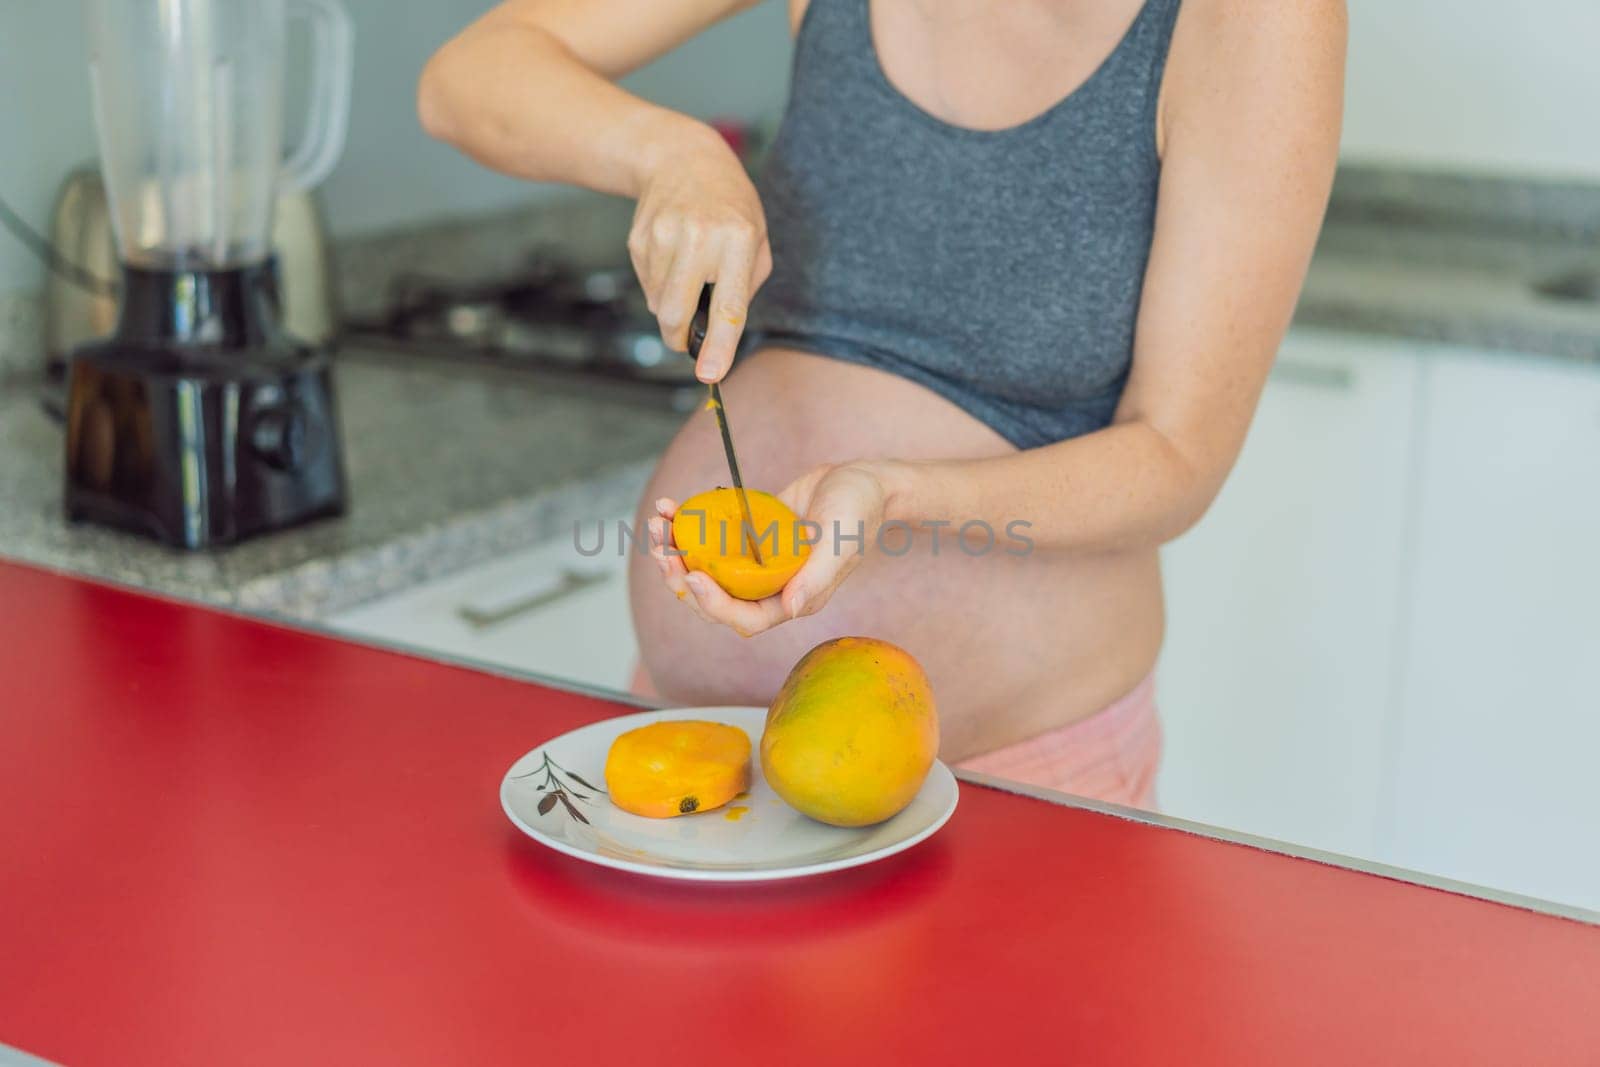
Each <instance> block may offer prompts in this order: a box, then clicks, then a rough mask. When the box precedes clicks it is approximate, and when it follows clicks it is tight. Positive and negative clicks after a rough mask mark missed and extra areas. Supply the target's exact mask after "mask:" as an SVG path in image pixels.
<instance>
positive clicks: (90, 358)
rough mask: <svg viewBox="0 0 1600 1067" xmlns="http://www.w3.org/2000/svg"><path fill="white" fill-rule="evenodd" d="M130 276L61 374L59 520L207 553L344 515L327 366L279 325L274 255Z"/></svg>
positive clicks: (341, 472)
mask: <svg viewBox="0 0 1600 1067" xmlns="http://www.w3.org/2000/svg"><path fill="white" fill-rule="evenodd" d="M124 283H125V284H124V294H123V308H122V319H121V322H120V324H119V327H118V330H117V333H116V334H115V335H113V336H112V337H111V338H110V339H108V340H105V341H100V342H96V343H94V344H90V345H86V346H84V347H82V348H80V349H78V350H77V351H76V352H74V353H73V356H72V363H71V366H70V369H69V372H68V383H67V457H66V459H67V464H66V467H67V472H66V474H67V477H66V486H65V503H66V512H67V517H68V518H69V519H72V520H77V521H86V522H94V523H100V524H103V525H107V526H115V527H118V528H120V529H124V530H129V531H132V532H134V533H138V534H143V535H144V536H146V537H153V538H155V539H157V540H159V541H164V542H166V543H167V544H170V545H176V546H178V547H181V548H210V547H214V546H219V545H229V544H234V543H235V542H238V541H242V540H244V539H245V538H248V537H252V536H255V535H257V534H262V533H266V532H268V531H271V530H279V529H283V528H285V527H289V526H296V525H299V524H301V523H304V522H309V521H310V520H312V519H316V518H321V517H324V516H329V515H338V514H342V513H343V511H344V507H345V478H344V464H343V460H342V457H341V454H340V448H339V432H338V422H337V415H336V408H335V403H334V391H333V372H332V368H331V366H330V365H329V362H328V358H327V356H326V354H325V353H322V352H320V351H317V350H314V349H310V348H308V347H306V346H304V345H300V344H298V343H296V342H295V341H294V340H293V339H292V338H289V337H287V336H286V335H284V334H283V333H281V332H279V331H278V330H277V329H276V307H275V303H274V302H275V285H274V281H273V276H272V273H271V265H270V263H267V264H258V265H256V266H253V267H247V268H239V269H235V270H231V271H210V272H181V271H146V270H135V269H133V268H125V270H124Z"/></svg>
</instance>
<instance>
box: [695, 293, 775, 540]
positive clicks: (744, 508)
mask: <svg viewBox="0 0 1600 1067" xmlns="http://www.w3.org/2000/svg"><path fill="white" fill-rule="evenodd" d="M710 329H711V286H709V285H707V286H704V287H702V288H701V290H700V304H699V306H698V307H696V308H695V312H694V318H693V319H691V320H690V321H689V358H690V359H694V360H698V359H699V358H700V346H701V345H703V344H705V342H706V333H707V331H709V330H710ZM707 391H708V392H709V393H710V394H711V409H712V410H713V411H715V412H716V414H717V429H718V430H720V431H722V450H723V452H725V453H727V456H728V475H729V476H730V477H731V478H732V479H733V492H734V495H735V496H737V497H738V500H739V520H740V522H741V523H742V526H741V528H740V530H739V543H740V545H741V546H743V545H744V543H745V540H746V538H748V539H749V544H750V558H752V559H754V560H755V561H756V565H757V566H761V565H762V559H761V549H760V548H758V547H757V541H758V535H757V534H756V523H755V519H754V518H753V517H752V516H751V514H750V497H749V495H748V494H746V493H745V491H744V479H743V478H741V477H739V457H738V456H737V455H735V454H734V451H733V433H732V432H731V431H730V430H729V429H728V409H727V406H726V405H725V404H723V402H722V390H721V388H719V387H718V385H717V383H716V382H712V383H711V384H710V385H709V386H707Z"/></svg>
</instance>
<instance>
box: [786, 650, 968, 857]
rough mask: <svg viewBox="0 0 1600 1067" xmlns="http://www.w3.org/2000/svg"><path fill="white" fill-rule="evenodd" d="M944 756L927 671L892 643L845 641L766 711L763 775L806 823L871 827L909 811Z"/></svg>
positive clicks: (814, 653)
mask: <svg viewBox="0 0 1600 1067" xmlns="http://www.w3.org/2000/svg"><path fill="white" fill-rule="evenodd" d="M938 751H939V714H938V711H937V709H936V708H935V707H934V703H933V691H932V690H931V689H930V688H929V686H928V677H927V675H926V674H924V673H923V671H922V666H921V665H920V664H919V663H917V661H916V660H915V659H914V658H913V657H912V656H911V654H910V653H909V652H906V651H905V650H904V649H901V648H898V647H896V646H894V645H891V644H889V643H888V642H887V641H879V640H877V639H875V638H871V637H840V638H836V639H834V640H832V641H825V642H823V643H822V644H820V645H818V646H817V647H816V648H814V649H812V650H811V651H810V652H808V653H806V655H805V657H804V658H803V659H801V660H800V662H799V663H797V664H795V667H794V669H793V670H792V671H790V672H789V677H788V678H787V679H786V680H785V681H784V683H783V688H782V689H780V690H779V691H778V696H777V699H775V700H774V701H773V702H772V706H771V707H770V708H769V709H768V711H767V723H766V729H765V731H764V732H763V733H762V735H761V770H762V773H763V774H765V775H766V778H767V784H769V785H770V786H772V788H773V790H774V791H775V792H776V793H777V794H778V795H779V796H780V797H782V798H783V799H784V800H785V801H786V802H788V804H789V805H790V806H791V807H793V808H794V809H795V810H797V811H799V812H801V813H802V814H805V815H809V816H811V818H813V819H816V820H818V821H819V822H825V823H831V824H832V825H834V826H869V825H871V824H873V823H877V822H882V821H883V820H884V819H887V818H889V817H891V816H893V815H896V814H898V813H899V812H900V811H901V810H902V809H904V808H905V806H906V805H907V804H909V803H911V800H912V798H913V797H915V796H916V795H917V790H919V789H921V788H922V782H923V780H924V779H925V778H927V776H928V771H929V770H930V769H931V768H932V767H933V761H934V757H935V756H936V755H937V754H938Z"/></svg>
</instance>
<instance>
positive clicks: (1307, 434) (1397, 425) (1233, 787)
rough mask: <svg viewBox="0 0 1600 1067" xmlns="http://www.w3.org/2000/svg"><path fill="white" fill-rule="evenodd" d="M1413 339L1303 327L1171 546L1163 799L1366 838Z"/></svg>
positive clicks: (1274, 827) (1272, 825)
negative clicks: (1188, 526) (1237, 452)
mask: <svg viewBox="0 0 1600 1067" xmlns="http://www.w3.org/2000/svg"><path fill="white" fill-rule="evenodd" d="M1416 379H1417V359H1416V357H1415V356H1414V355H1413V354H1411V352H1410V351H1409V350H1408V349H1407V348H1406V347H1404V346H1403V345H1401V344H1399V343H1398V342H1389V341H1381V340H1373V339H1368V338H1362V337H1357V336H1349V335H1342V334H1338V333H1323V332H1313V331H1302V330H1296V331H1294V332H1292V333H1291V334H1290V336H1289V339H1288V340H1287V341H1286V342H1285V345H1284V349H1283V352H1282V354H1281V355H1280V357H1279V361H1278V366H1277V367H1276V368H1275V370H1274V372H1273V375H1272V378H1271V379H1270V381H1269V383H1268V385H1267V388H1266V390H1265V392H1264V394H1263V398H1262V401H1261V406H1260V410H1259V411H1258V413H1257V416H1256V420H1255V423H1254V425H1253V427H1252V429H1251V431H1250V436H1249V438H1248V440H1247V442H1246V444H1245V447H1244V450H1243V453H1242V454H1241V456H1240V458H1239V462H1238V464H1237V465H1236V467H1235V468H1234V471H1233V473H1232V476H1231V477H1230V478H1229V479H1228V482H1227V484H1226V485H1225V487H1224V488H1223V490H1222V493H1221V494H1220V496H1219V497H1218V499H1217V501H1216V502H1215V504H1214V505H1213V506H1212V508H1211V511H1210V512H1209V513H1208V514H1207V515H1206V517H1205V518H1204V519H1203V520H1201V522H1200V523H1199V524H1198V525H1197V526H1196V527H1195V529H1194V530H1192V531H1191V532H1190V533H1188V534H1187V535H1185V536H1184V537H1182V538H1180V539H1179V540H1178V541H1176V542H1174V543H1173V544H1172V545H1170V546H1169V547H1168V548H1167V550H1166V551H1165V553H1164V568H1165V573H1166V581H1167V610H1168V626H1167V640H1166V647H1165V649H1164V651H1163V654H1162V661H1161V666H1160V668H1159V673H1158V681H1159V685H1160V688H1159V698H1160V703H1161V709H1162V714H1163V720H1164V723H1165V727H1166V732H1167V752H1166V757H1165V760H1164V764H1163V770H1162V774H1161V778H1160V782H1159V789H1160V801H1161V807H1162V809H1163V810H1165V811H1168V812H1170V813H1171V814H1174V815H1179V816H1183V817H1185V818H1192V819H1197V820H1200V821H1203V822H1208V823H1213V824H1217V825H1222V826H1227V827H1232V828H1235V829H1241V830H1246V831H1249V832H1252V833H1257V834H1262V835H1265V836H1269V837H1275V838H1279V839H1283V840H1287V841H1292V842H1296V843H1300V844H1306V845H1312V846H1315V847H1318V848H1323V849H1327V850H1330V851H1334V852H1341V853H1346V854H1352V855H1360V856H1370V855H1371V854H1372V852H1373V849H1374V844H1375V841H1374V827H1375V816H1376V812H1377V804H1378V795H1379V778H1380V775H1381V773H1382V771H1383V758H1382V746H1383V744H1384V741H1385V739H1386V732H1385V716H1386V713H1387V710H1388V707H1389V703H1390V701H1389V693H1390V691H1391V682H1392V678H1393V671H1394V669H1395V655H1396V650H1395V638H1396V633H1397V620H1398V615H1399V611H1398V603H1399V596H1400V593H1399V587H1400V580H1401V573H1402V544H1403V541H1404V536H1405V530H1404V526H1405V523H1406V508H1407V502H1406V497H1407V483H1408V478H1409V459H1408V457H1409V453H1410V449H1411V447H1412V437H1413V424H1414V407H1415V402H1416Z"/></svg>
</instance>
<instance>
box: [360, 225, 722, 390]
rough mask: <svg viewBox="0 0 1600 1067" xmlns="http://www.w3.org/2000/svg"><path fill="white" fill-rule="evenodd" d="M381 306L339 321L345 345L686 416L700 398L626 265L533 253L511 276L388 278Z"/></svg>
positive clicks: (686, 364) (684, 361)
mask: <svg viewBox="0 0 1600 1067" xmlns="http://www.w3.org/2000/svg"><path fill="white" fill-rule="evenodd" d="M387 304H388V306H387V308H386V309H385V310H384V311H383V312H382V313H381V314H379V315H376V316H373V317H371V318H369V319H362V320H356V321H352V322H349V323H347V324H346V330H345V338H346V340H347V341H348V342H354V343H359V344H362V345H366V346H369V347H381V348H384V349H386V350H389V351H393V352H397V353H403V354H405V355H407V356H411V357H417V358H423V359H438V360H448V361H456V362H475V363H480V364H481V363H489V364H494V365H497V366H501V367H514V368H518V369H521V370H526V371H528V372H529V373H532V374H537V375H539V376H541V378H543V379H546V380H548V381H549V382H550V383H551V384H552V385H555V386H558V387H570V388H577V389H581V390H583V391H586V392H592V391H593V390H595V389H601V390H605V391H607V392H608V393H611V394H613V395H615V396H617V397H618V399H623V400H632V401H637V402H640V403H645V404H651V405H663V404H664V405H667V406H669V407H672V408H674V409H677V410H681V411H688V410H690V409H692V408H693V407H694V406H695V405H697V404H698V403H700V402H701V401H702V400H703V399H704V386H702V385H701V384H700V383H699V382H698V381H697V380H696V379H695V376H694V363H693V361H692V360H690V359H689V357H688V356H686V355H685V354H683V353H682V352H674V351H672V350H671V349H669V348H668V347H667V346H666V345H665V344H664V343H663V342H662V340H661V335H660V333H659V331H658V330H657V327H656V320H655V317H654V316H653V315H651V314H650V311H649V309H648V308H647V307H646V306H645V299H644V293H643V291H642V290H641V289H640V288H639V284H638V281H637V279H636V278H635V277H634V274H633V271H632V270H631V269H630V268H627V267H617V268H607V269H580V268H576V267H573V266H571V265H569V264H566V263H564V262H563V261H562V260H560V259H559V258H558V257H555V256H552V255H549V254H536V255H534V256H532V257H530V259H529V260H528V264H527V266H526V267H525V268H524V269H523V270H522V271H521V272H519V273H518V274H517V275H516V276H514V277H510V278H504V279H497V280H492V281H480V282H461V281H458V280H446V279H441V278H432V277H428V276H425V275H416V274H413V275H404V276H401V277H400V278H397V279H396V281H395V283H394V284H393V286H392V287H391V290H390V295H389V299H388V301H387Z"/></svg>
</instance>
